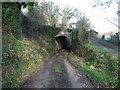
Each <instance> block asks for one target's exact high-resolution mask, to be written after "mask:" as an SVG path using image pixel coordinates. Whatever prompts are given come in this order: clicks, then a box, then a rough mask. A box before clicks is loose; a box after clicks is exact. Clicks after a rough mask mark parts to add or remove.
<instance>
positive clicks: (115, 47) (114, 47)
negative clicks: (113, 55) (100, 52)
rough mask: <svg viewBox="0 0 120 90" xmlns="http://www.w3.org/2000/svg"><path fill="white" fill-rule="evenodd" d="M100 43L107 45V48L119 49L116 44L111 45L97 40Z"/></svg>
mask: <svg viewBox="0 0 120 90" xmlns="http://www.w3.org/2000/svg"><path fill="white" fill-rule="evenodd" d="M99 43H100V44H102V45H104V46H107V47H109V48H112V49H115V50H119V51H120V48H118V47H117V46H111V45H109V44H107V43H104V42H99Z"/></svg>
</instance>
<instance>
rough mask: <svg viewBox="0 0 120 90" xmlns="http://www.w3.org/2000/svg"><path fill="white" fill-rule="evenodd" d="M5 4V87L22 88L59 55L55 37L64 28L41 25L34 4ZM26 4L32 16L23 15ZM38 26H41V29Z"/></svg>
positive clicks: (3, 10) (3, 16) (3, 55)
mask: <svg viewBox="0 0 120 90" xmlns="http://www.w3.org/2000/svg"><path fill="white" fill-rule="evenodd" d="M2 4H3V5H2V6H3V7H2V8H3V9H2V12H3V13H2V14H3V15H2V18H3V25H2V26H3V31H2V33H3V38H2V41H3V43H2V44H3V45H2V46H3V48H2V51H3V53H2V57H3V60H2V65H3V66H2V69H3V72H2V73H3V75H2V76H3V79H2V80H3V82H2V83H3V88H19V87H20V86H21V85H22V84H23V83H24V81H25V80H26V79H28V78H29V77H30V75H31V74H32V73H34V72H35V71H36V69H37V68H39V66H40V65H42V64H43V63H44V61H45V60H46V59H47V58H48V57H49V56H50V55H51V54H53V53H54V52H55V50H56V45H55V40H54V36H55V35H56V34H57V33H58V32H59V30H60V29H59V28H56V27H53V26H47V25H39V24H38V22H37V21H36V20H35V19H33V16H34V15H33V11H34V9H32V8H31V7H33V5H34V3H32V2H31V3H21V2H3V3H2ZM24 4H25V5H27V7H29V9H30V11H29V13H31V16H30V14H29V16H25V15H23V14H22V13H21V11H20V6H22V5H24ZM18 5H20V6H19V7H18ZM36 25H39V28H37V27H36ZM51 46H52V47H51Z"/></svg>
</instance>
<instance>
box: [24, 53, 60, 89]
mask: <svg viewBox="0 0 120 90" xmlns="http://www.w3.org/2000/svg"><path fill="white" fill-rule="evenodd" d="M60 53H61V51H60V52H58V53H57V54H55V55H53V56H52V57H50V58H49V59H48V60H46V61H45V64H44V65H43V66H42V67H41V68H40V70H39V71H37V72H36V73H35V74H34V75H33V76H32V77H31V78H30V79H29V80H27V81H26V82H25V83H24V85H23V86H22V88H48V87H49V84H50V81H53V80H54V75H53V72H52V70H53V68H54V60H55V58H56V57H57V56H58V55H59V54H60Z"/></svg>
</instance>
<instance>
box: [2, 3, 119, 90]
mask: <svg viewBox="0 0 120 90" xmlns="http://www.w3.org/2000/svg"><path fill="white" fill-rule="evenodd" d="M21 6H23V7H24V8H27V9H28V13H27V14H26V15H25V14H24V13H23V12H22V11H21ZM73 17H74V18H76V19H77V21H76V23H70V22H69V21H70V19H71V18H73ZM60 18H61V20H59V19H60ZM2 21H3V22H2V27H3V30H2V33H3V38H2V41H3V42H2V44H3V45H2V46H3V48H2V51H3V53H2V57H3V60H2V65H3V66H2V68H3V75H2V76H3V79H2V80H3V88H19V87H20V86H21V85H22V84H23V83H24V81H25V80H26V79H28V78H29V77H30V75H32V73H34V72H35V71H36V70H37V68H39V66H40V65H42V64H43V63H44V61H45V60H46V59H47V58H48V57H49V56H50V55H52V54H53V53H54V52H56V50H57V49H58V48H57V45H56V42H55V38H54V36H56V35H57V34H58V32H59V31H60V30H61V29H60V28H62V29H67V31H68V32H71V31H73V50H72V53H70V55H69V59H70V61H71V62H73V63H74V64H75V65H78V66H79V67H81V68H82V69H83V70H84V71H85V73H86V74H89V75H90V76H91V77H92V78H93V79H94V80H96V81H98V82H99V84H100V85H102V86H104V87H113V88H114V87H118V86H117V82H118V81H117V77H118V66H117V64H118V60H117V57H118V56H117V55H114V54H112V53H110V52H108V51H105V50H103V49H101V48H99V47H97V46H96V45H94V44H93V43H90V37H89V29H90V27H91V26H90V22H89V19H88V18H86V16H85V15H82V14H81V13H80V11H79V10H78V9H73V8H70V7H66V8H64V9H63V10H62V9H60V8H59V7H58V6H57V5H54V3H52V2H45V1H43V2H41V3H39V5H38V4H37V3H36V2H2ZM59 21H61V22H59ZM72 25H76V28H74V29H73V28H72ZM63 56H64V54H61V56H60V57H58V58H57V60H56V61H57V62H56V63H55V64H56V65H55V70H54V71H55V72H58V73H60V72H62V67H61V58H63Z"/></svg>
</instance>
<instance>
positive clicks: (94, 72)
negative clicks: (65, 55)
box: [69, 43, 118, 88]
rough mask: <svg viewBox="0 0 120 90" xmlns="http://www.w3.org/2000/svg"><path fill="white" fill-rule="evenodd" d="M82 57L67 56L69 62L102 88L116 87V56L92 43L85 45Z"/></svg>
mask: <svg viewBox="0 0 120 90" xmlns="http://www.w3.org/2000/svg"><path fill="white" fill-rule="evenodd" d="M81 53H83V54H82V55H83V56H82V57H78V56H76V55H75V54H70V55H69V60H70V61H71V62H73V63H74V64H75V65H76V66H78V67H79V68H81V69H82V70H83V71H84V73H85V74H86V75H88V76H90V77H91V79H93V80H94V81H96V82H97V83H99V84H100V85H101V86H102V87H106V88H107V87H109V88H115V87H118V80H117V78H118V55H116V54H113V53H111V52H109V51H106V50H104V49H103V48H100V47H98V46H96V45H95V44H93V43H90V44H87V45H86V46H85V48H84V50H82V51H81Z"/></svg>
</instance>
